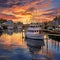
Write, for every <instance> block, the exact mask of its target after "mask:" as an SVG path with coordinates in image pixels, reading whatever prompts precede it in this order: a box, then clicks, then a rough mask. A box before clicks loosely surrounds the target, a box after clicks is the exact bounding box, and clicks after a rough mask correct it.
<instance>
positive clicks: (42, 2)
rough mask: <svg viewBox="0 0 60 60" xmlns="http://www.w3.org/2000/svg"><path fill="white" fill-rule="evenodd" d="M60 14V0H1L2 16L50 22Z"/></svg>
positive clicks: (8, 18)
mask: <svg viewBox="0 0 60 60" xmlns="http://www.w3.org/2000/svg"><path fill="white" fill-rule="evenodd" d="M59 15H60V0H0V18H4V19H7V20H12V21H14V22H19V21H21V22H23V23H24V24H25V23H30V22H31V21H39V22H48V21H52V20H53V19H54V18H55V17H56V16H59Z"/></svg>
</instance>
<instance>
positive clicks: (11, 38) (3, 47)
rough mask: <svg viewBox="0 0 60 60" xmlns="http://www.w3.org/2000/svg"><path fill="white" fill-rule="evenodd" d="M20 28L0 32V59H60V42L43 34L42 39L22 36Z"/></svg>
mask: <svg viewBox="0 0 60 60" xmlns="http://www.w3.org/2000/svg"><path fill="white" fill-rule="evenodd" d="M24 36H25V35H24V32H21V31H20V30H18V31H17V30H15V31H14V30H6V31H4V32H3V33H0V60H60V42H59V41H55V40H52V39H50V38H48V36H47V35H46V36H45V39H44V40H43V41H39V42H38V40H32V39H26V38H24Z"/></svg>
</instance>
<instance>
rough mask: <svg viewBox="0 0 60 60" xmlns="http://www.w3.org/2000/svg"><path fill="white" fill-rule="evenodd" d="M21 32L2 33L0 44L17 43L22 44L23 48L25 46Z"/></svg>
mask: <svg viewBox="0 0 60 60" xmlns="http://www.w3.org/2000/svg"><path fill="white" fill-rule="evenodd" d="M22 34H23V33H22V32H20V33H13V34H12V35H9V34H7V33H3V34H2V35H1V36H0V44H5V45H17V46H23V47H24V48H27V45H26V42H25V41H24V39H23V35H22Z"/></svg>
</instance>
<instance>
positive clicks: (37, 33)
mask: <svg viewBox="0 0 60 60" xmlns="http://www.w3.org/2000/svg"><path fill="white" fill-rule="evenodd" d="M25 37H26V38H30V39H38V40H43V39H44V34H43V32H42V25H41V23H39V22H32V23H30V25H29V27H28V28H27V30H26V32H25Z"/></svg>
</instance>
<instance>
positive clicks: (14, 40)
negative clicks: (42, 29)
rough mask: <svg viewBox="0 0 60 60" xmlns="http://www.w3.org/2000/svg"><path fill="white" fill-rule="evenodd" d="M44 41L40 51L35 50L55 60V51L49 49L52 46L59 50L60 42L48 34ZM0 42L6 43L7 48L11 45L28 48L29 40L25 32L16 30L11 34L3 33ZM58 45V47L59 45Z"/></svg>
mask: <svg viewBox="0 0 60 60" xmlns="http://www.w3.org/2000/svg"><path fill="white" fill-rule="evenodd" d="M44 43H45V45H44V46H43V47H42V48H41V49H40V50H39V52H35V53H37V54H40V55H45V56H48V57H49V58H51V59H52V60H54V51H53V50H51V49H49V47H50V48H55V50H56V48H57V51H59V50H60V48H59V46H60V42H57V41H55V40H52V39H49V38H48V37H47V35H45V36H44ZM0 44H5V45H6V46H5V48H10V47H11V45H15V46H17V47H20V46H21V47H23V48H27V42H26V41H25V39H24V33H23V32H16V33H15V32H14V33H13V34H11V35H9V34H7V33H3V34H2V35H1V36H0ZM57 46H58V47H57Z"/></svg>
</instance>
